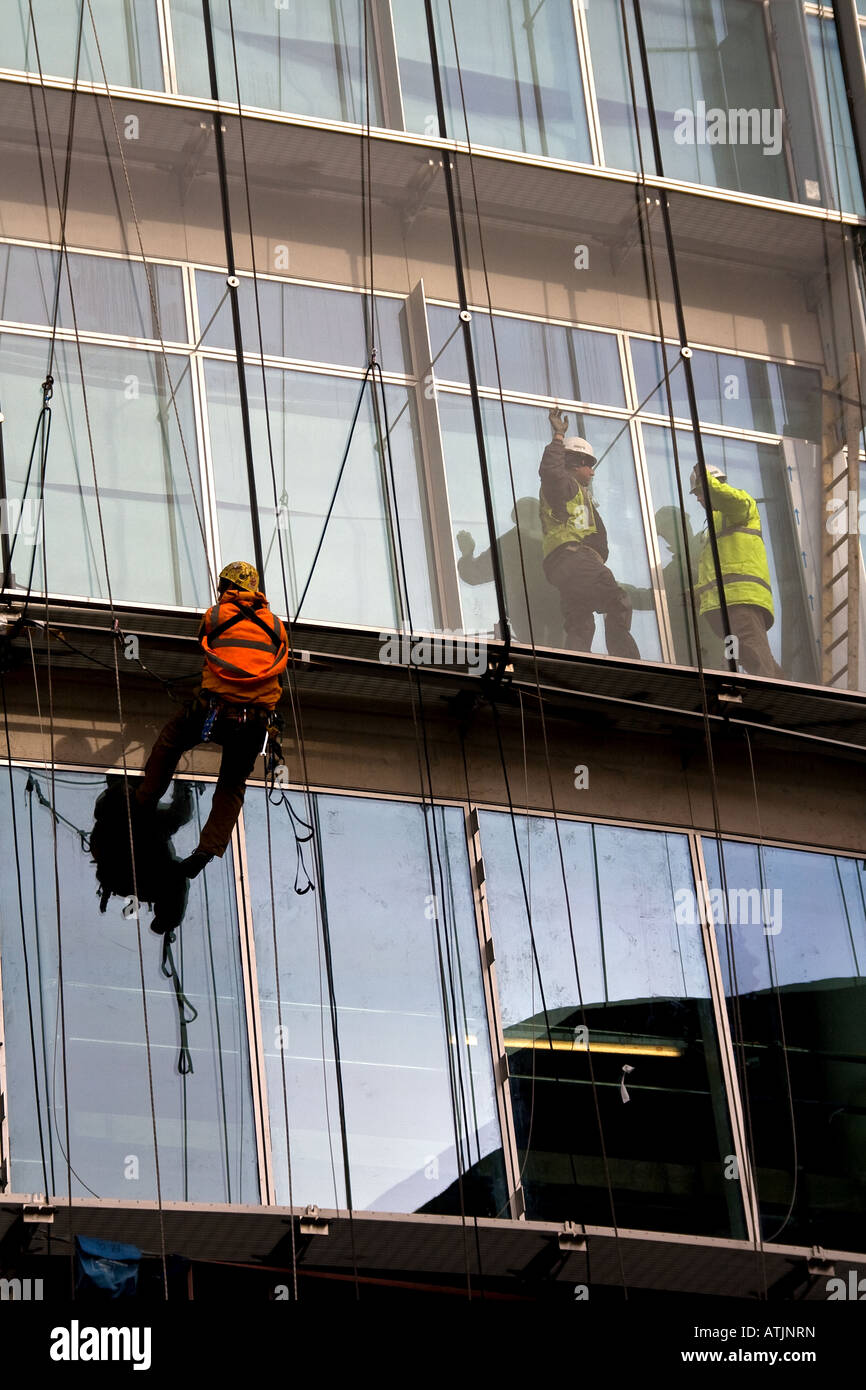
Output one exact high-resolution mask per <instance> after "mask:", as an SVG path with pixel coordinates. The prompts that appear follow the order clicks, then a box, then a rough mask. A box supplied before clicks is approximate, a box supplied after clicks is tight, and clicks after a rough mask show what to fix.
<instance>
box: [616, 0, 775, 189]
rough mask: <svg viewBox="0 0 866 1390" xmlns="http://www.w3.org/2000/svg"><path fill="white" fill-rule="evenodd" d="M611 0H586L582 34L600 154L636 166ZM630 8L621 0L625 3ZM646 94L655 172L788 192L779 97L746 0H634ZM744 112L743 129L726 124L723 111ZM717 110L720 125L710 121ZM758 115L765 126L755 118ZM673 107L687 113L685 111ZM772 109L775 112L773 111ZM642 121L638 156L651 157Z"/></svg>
mask: <svg viewBox="0 0 866 1390" xmlns="http://www.w3.org/2000/svg"><path fill="white" fill-rule="evenodd" d="M619 8H620V7H619V5H618V4H613V3H611V4H604V5H600V4H599V0H590V6H589V23H590V42H591V44H592V46H593V67H594V70H595V73H596V83H597V84H600V93H601V98H602V106H601V111H600V114H601V116H602V122H603V138H604V141H605V153H606V158H607V160H608V163H610V164H613V165H614V166H617V165H618V166H619V167H622V166H623V164H624V163H625V161H626V160H630V161H631V163H630V165H629V166H628V167H632V168H634V167H636V165H635V163H634V156H635V154H636V153H637V149H636V141H635V138H634V122H633V114H632V101H631V92H630V88H629V86H628V82H627V79H626V76H625V72H626V70H625V45H624V41H623V38H622V34H621V22H620V16H619ZM629 8H630V7H629ZM641 12H642V16H643V23H644V30H645V33H646V42H647V51H648V56H649V66H650V75H651V78H652V87H653V96H654V98H655V103H656V117H657V120H658V125H659V136H660V139H661V147H662V159H663V161H664V171H665V174H666V175H667V176H668V177H669V178H676V179H686V180H688V181H689V182H691V183H703V184H710V185H711V186H715V187H718V188H733V189H736V190H737V191H739V192H741V193H754V194H759V195H761V196H763V197H767V198H786V199H787V198H789V197H790V185H789V180H788V174H787V170H786V167H785V152H784V145H783V138H782V137H783V131H782V110H781V108H782V103H781V101H780V100H779V99H778V96H777V93H776V91H775V87H774V83H773V76H772V67H771V60H770V52H769V46H768V43H767V34H766V30H765V27H764V14H763V7H762V6H761V5H759V4H755V3H754V0H690V3H689V4H687V5H686V4H683V3H682V0H643V3H642V6H641ZM629 38H630V44H631V57H632V64H633V67H634V70H635V73H636V81H637V92H638V103H639V111H640V110H641V106H642V104H643V102H644V101H645V95H644V92H643V88H642V85H641V83H640V75H639V74H640V68H641V62H640V52H639V49H638V47H637V39H636V35H635V33H634V29H633V26H632V27H630V30H629ZM731 110H735V111H742V112H743V113H744V114H745V113H746V112H750V111H752V112H754V113H755V115H756V116H757V118H758V126H755V123H754V120H753V121H752V122H751V123H750V124H749V126H748V129H747V132H746V133H744V132H742V131H741V130H740V129H739V126H738V127H737V129H736V130H731V129H730V128H729V126H728V112H729V111H731ZM716 111H721V112H723V113H724V114H723V118H722V120H723V126H721V127H720V126H718V125H717V124H712V125H711V124H710V122H711V121H712V120H713V114H712V113H713V112H716ZM761 112H765V113H767V114H766V116H765V117H764V120H765V122H766V126H767V128H766V130H765V131H762V130H761V129H759V128H758V127H759V126H760V121H761V114H760V113H761ZM683 113H690V115H688V116H686V115H684V114H683ZM774 113H777V114H775V115H774ZM647 134H648V132H647V130H646V127H645V126H644V127H643V130H642V136H641V138H642V141H643V148H644V162H645V163H646V164H647V165H650V164H651V147H650V144H649V141H648V139H647Z"/></svg>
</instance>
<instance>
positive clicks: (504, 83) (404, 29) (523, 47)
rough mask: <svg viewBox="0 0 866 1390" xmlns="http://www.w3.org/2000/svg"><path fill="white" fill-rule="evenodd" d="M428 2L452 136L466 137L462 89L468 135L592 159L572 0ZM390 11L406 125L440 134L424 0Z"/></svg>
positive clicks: (402, 0) (403, 2)
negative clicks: (433, 18)
mask: <svg viewBox="0 0 866 1390" xmlns="http://www.w3.org/2000/svg"><path fill="white" fill-rule="evenodd" d="M433 8H434V15H435V23H436V46H437V49H438V54H439V65H440V71H441V75H442V88H443V97H444V102H445V112H446V124H447V130H448V134H449V136H450V137H451V138H452V139H455V140H465V139H466V122H465V121H464V117H463V100H464V99H465V102H466V120H467V121H468V124H469V139H470V140H471V141H472V143H473V144H474V145H492V146H494V147H496V148H499V149H507V150H523V151H525V152H526V153H527V154H535V155H544V156H548V157H550V158H553V159H568V160H573V161H576V162H578V163H587V162H589V161H590V160H591V158H592V155H591V151H590V144H589V132H588V129H587V123H586V111H585V106H584V100H583V87H582V83H581V75H580V62H579V59H578V53H577V39H576V35H575V29H574V13H573V10H572V6H571V0H545V3H544V4H543V5H538V4H535V5H530V4H528V3H526V4H523V3H516V0H473V4H471V5H455V6H453V8H452V7H451V6H450V5H449V4H448V3H447V0H434V6H433ZM452 13H453V17H454V29H453V30H452V27H451V15H452ZM393 15H394V28H395V33H396V38H397V53H398V58H399V66H400V85H401V88H402V93H403V114H404V118H405V121H406V129H407V130H413V131H417V132H418V133H419V134H424V135H438V134H439V126H438V121H437V119H436V100H435V96H434V89H433V76H432V70H431V57H430V45H429V41H428V36H427V25H426V20H425V14H424V4H423V0H398V3H396V4H395V5H394V6H393ZM455 35H456V51H455ZM458 58H459V72H458ZM461 79H462V89H463V90H462V96H461Z"/></svg>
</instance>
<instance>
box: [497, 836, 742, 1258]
mask: <svg viewBox="0 0 866 1390" xmlns="http://www.w3.org/2000/svg"><path fill="white" fill-rule="evenodd" d="M480 819H481V843H482V849H483V853H484V865H485V871H486V875H487V880H486V883H487V894H488V902H489V906H490V920H491V928H492V932H493V940H494V945H495V948H496V972H497V983H498V988H499V1004H500V1010H501V1014H502V1026H503V1029H504V1032H505V1046H506V1050H507V1054H508V1062H509V1069H510V1072H511V1095H512V1102H513V1106H514V1119H515V1127H516V1131H517V1145H518V1151H519V1155H520V1162H521V1168H522V1171H523V1184H524V1191H525V1196H526V1203H527V1215H528V1216H529V1217H535V1218H538V1219H543V1220H553V1221H555V1220H563V1219H568V1220H577V1221H585V1222H588V1223H598V1224H599V1225H605V1226H608V1225H611V1224H612V1223H613V1221H614V1220H615V1221H616V1223H617V1224H618V1225H619V1226H621V1227H636V1228H638V1229H643V1230H667V1231H682V1232H690V1233H700V1234H711V1235H726V1236H730V1235H734V1236H742V1235H743V1234H744V1233H745V1232H744V1227H743V1216H742V1209H741V1204H740V1197H739V1190H738V1187H737V1184H736V1183H735V1182H733V1181H730V1180H726V1177H725V1168H726V1164H727V1160H728V1156H729V1155H730V1154H731V1153H732V1152H733V1145H732V1141H731V1131H730V1126H729V1121H728V1113H727V1105H726V1100H725V1095H724V1090H723V1086H722V1079H721V1074H720V1064H719V1054H718V1046H717V1042H716V1034H715V1027H714V1020H713V1012H712V1006H711V1003H710V997H709V994H710V991H709V985H708V981H707V972H706V967H705V964H704V957H703V946H702V941H701V928H700V924H699V922H697V921H696V914H692V916H691V920H690V921H686V922H684V921H682V920H681V918H682V917H684V916H686V915H687V914H683V913H679V914H678V912H677V906H678V904H679V903H681V902H682V901H683V896H682V895H683V894H685V895H688V894H689V893H693V878H692V871H691V863H690V859H689V852H688V842H687V840H686V839H685V837H684V836H681V835H666V834H660V833H656V832H654V831H643V830H627V829H621V828H615V827H610V826H591V825H584V824H576V823H574V822H571V821H560V822H559V825H558V840H557V826H556V824H555V823H554V821H553V820H551V819H542V818H540V817H526V816H518V817H516V845H515V834H514V829H513V827H512V822H511V818H510V817H509V816H507V815H505V814H503V813H501V812H493V811H482V812H481V817H480ZM558 841H559V842H558ZM560 845H561V850H562V855H563V858H564V870H563V868H562V867H561V864H560V857H559V855H560ZM517 847H519V855H520V859H518V848H517ZM521 862H522V867H523V876H524V880H525V882H526V883H527V884H528V885H530V887H529V889H528V891H529V892H530V893H531V897H530V907H531V914H532V926H533V933H534V950H533V940H532V935H531V933H530V926H529V921H528V919H527V913H526V902H525V899H524V895H523V889H522V886H521V877H520V864H521ZM563 874H564V876H565V881H566V883H567V886H568V896H567V898H566V892H565V889H564V887H563ZM678 895H680V896H678ZM569 906H570V910H571V912H570V917H571V920H570V921H569V911H568V908H569ZM536 957H537V959H536ZM581 996H582V1000H583V1006H584V1007H583V1008H581ZM583 1027H586V1028H588V1030H589V1033H588V1037H587V1035H586V1034H581V1033H580V1032H578V1031H577V1030H579V1029H581V1028H583ZM587 1043H588V1048H589V1056H588V1054H587ZM590 1057H591V1060H592V1067H593V1071H594V1078H595V1093H593V1086H592V1082H591V1078H590V1071H589V1058H590ZM626 1067H629V1068H630V1069H631V1070H630V1071H625V1068H626ZM623 1082H624V1084H625V1086H626V1088H627V1095H628V1097H629V1099H628V1102H627V1103H625V1102H624V1098H623V1096H622V1094H621V1091H620V1086H621V1084H622V1083H623ZM596 1102H597V1104H598V1110H599V1115H600V1123H601V1134H603V1138H604V1147H605V1150H606V1154H607V1166H608V1172H609V1175H610V1182H611V1186H612V1189H613V1192H612V1195H613V1203H614V1210H615V1216H614V1214H613V1213H612V1211H611V1203H610V1199H609V1196H608V1189H607V1181H606V1178H605V1165H604V1160H603V1158H602V1149H601V1135H600V1132H599V1120H598V1118H597V1116H596Z"/></svg>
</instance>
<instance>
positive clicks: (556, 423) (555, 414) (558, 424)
mask: <svg viewBox="0 0 866 1390" xmlns="http://www.w3.org/2000/svg"><path fill="white" fill-rule="evenodd" d="M547 418H548V420H549V421H550V428H551V429H552V430H553V433H554V434H565V432H566V430H567V429H568V416H567V415H563V413H562V411H561V410H560V408H559V406H558V405H555V406H553V408H552V409H551V410H548V412H547Z"/></svg>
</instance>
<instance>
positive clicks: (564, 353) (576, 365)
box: [427, 304, 625, 405]
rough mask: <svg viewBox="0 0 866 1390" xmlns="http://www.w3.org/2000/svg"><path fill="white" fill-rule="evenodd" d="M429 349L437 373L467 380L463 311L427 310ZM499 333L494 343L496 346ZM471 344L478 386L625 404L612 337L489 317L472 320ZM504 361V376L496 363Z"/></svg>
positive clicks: (478, 315)
mask: <svg viewBox="0 0 866 1390" xmlns="http://www.w3.org/2000/svg"><path fill="white" fill-rule="evenodd" d="M427 315H428V322H429V325H430V346H431V349H432V353H433V358H434V367H435V373H436V375H437V376H438V377H439V378H440V379H441V380H443V381H466V380H467V374H466V353H465V350H464V347H463V336H462V332H457V333H455V329H457V328H458V327H459V328H462V325H461V324H460V320H459V316H458V311H457V310H456V309H450V308H446V307H445V306H444V305H441V304H430V305H428V308H427ZM494 334H495V338H496V341H495V345H494ZM472 346H473V352H474V356H475V370H476V373H477V376H478V381H479V384H480V385H482V386H489V387H492V388H493V389H494V390H495V389H496V388H497V386H498V384H499V379H500V377H501V380H502V388H503V390H505V391H523V392H525V393H526V394H527V395H540V396H552V397H554V398H557V399H561V400H574V401H591V402H594V403H595V404H597V405H625V395H624V392H623V384H622V369H621V367H620V363H619V352H618V350H617V342H616V338H615V337H614V335H613V334H612V333H592V332H589V331H588V330H587V329H584V328H566V327H563V326H562V325H560V324H553V323H536V322H534V321H533V320H532V319H518V318H509V317H506V316H505V315H503V314H494V315H493V328H492V330H491V325H490V318H489V316H488V315H487V314H481V313H474V314H473V316H472ZM497 355H498V358H499V375H497V361H496V358H497Z"/></svg>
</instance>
